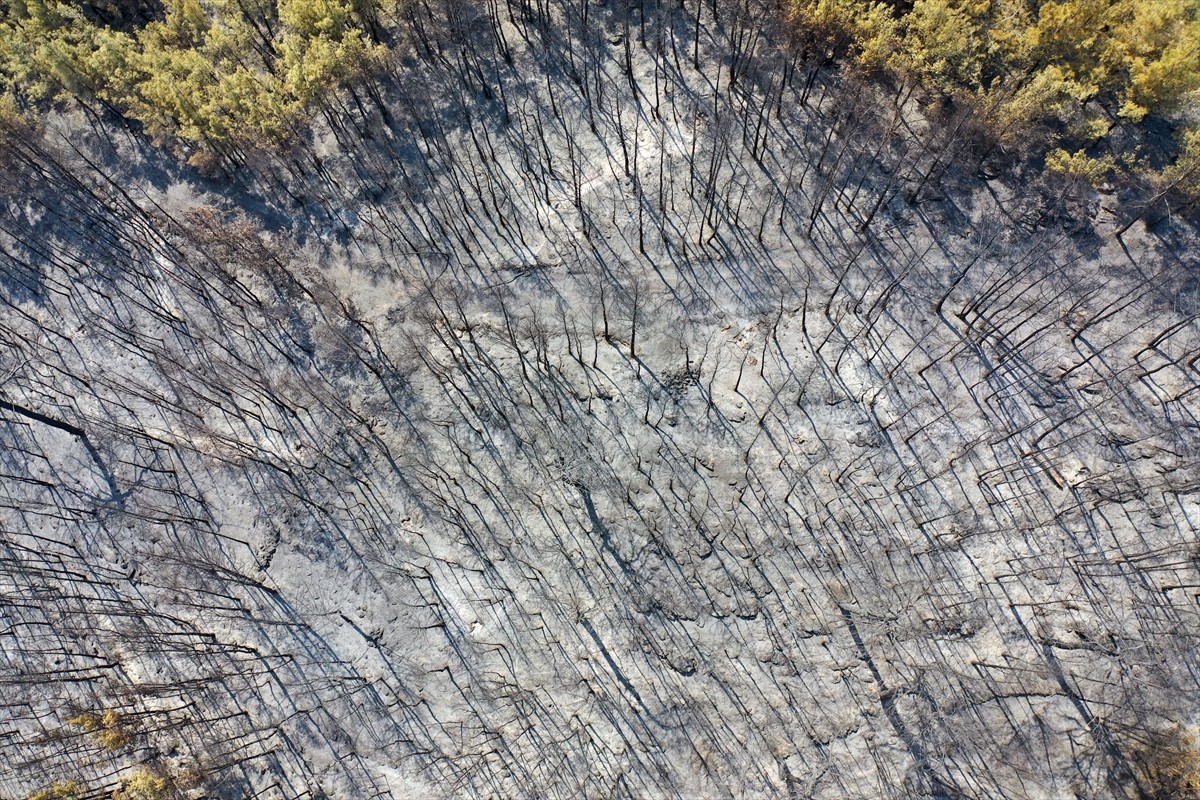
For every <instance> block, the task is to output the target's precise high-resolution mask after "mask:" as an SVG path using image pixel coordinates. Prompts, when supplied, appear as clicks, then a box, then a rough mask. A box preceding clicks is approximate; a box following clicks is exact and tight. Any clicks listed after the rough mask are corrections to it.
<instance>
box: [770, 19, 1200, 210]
mask: <svg viewBox="0 0 1200 800" xmlns="http://www.w3.org/2000/svg"><path fill="white" fill-rule="evenodd" d="M1198 9H1200V6H1198V5H1197V4H1196V3H1195V2H1194V0H1063V1H1062V2H1058V1H1057V0H915V2H912V3H911V4H909V3H890V2H876V0H792V4H791V14H790V19H791V22H792V27H793V30H794V32H795V34H796V37H797V40H798V42H799V43H800V46H801V47H804V48H805V49H806V50H807V51H808V52H810V53H813V54H815V55H818V56H820V57H821V58H824V59H826V60H831V59H842V60H846V61H849V62H851V63H853V64H855V65H856V66H858V67H861V68H863V69H866V70H869V71H884V72H887V73H890V74H891V75H893V76H894V77H896V78H898V79H899V80H901V81H902V82H903V83H905V84H907V85H909V86H918V87H920V88H921V89H923V90H924V91H925V92H926V93H928V94H929V95H930V96H931V97H932V98H934V99H936V100H940V101H944V102H949V103H959V104H966V105H969V106H970V107H971V108H972V109H973V110H974V111H975V113H976V114H977V115H978V117H979V121H980V122H981V123H982V124H983V126H984V127H986V128H987V130H988V131H989V134H990V135H991V136H993V137H994V138H995V139H996V140H998V141H1014V140H1018V139H1025V140H1029V139H1030V138H1031V137H1032V141H1034V142H1037V143H1039V144H1045V145H1047V146H1048V147H1049V148H1051V149H1050V150H1049V154H1048V158H1047V163H1048V164H1049V166H1051V167H1052V168H1056V169H1058V170H1059V171H1063V172H1067V173H1072V174H1075V175H1079V176H1081V177H1086V178H1089V179H1092V180H1094V181H1099V180H1103V179H1104V178H1106V177H1108V176H1110V175H1112V174H1113V173H1118V174H1127V175H1128V174H1131V173H1132V174H1140V175H1142V176H1144V177H1147V178H1150V179H1151V180H1152V181H1154V182H1155V183H1157V184H1159V186H1160V187H1161V188H1168V187H1178V188H1182V189H1186V190H1189V191H1190V192H1191V193H1195V192H1196V191H1197V190H1198V189H1200V176H1198V175H1197V170H1198V168H1200V131H1198V130H1197V129H1196V128H1195V127H1194V126H1192V125H1188V124H1184V121H1185V119H1186V118H1187V114H1186V112H1187V110H1188V109H1194V102H1195V99H1196V92H1197V89H1198V88H1200V21H1198V20H1197V14H1198ZM1151 117H1156V118H1158V119H1160V120H1167V121H1168V124H1169V125H1171V126H1172V127H1176V128H1177V136H1176V138H1175V141H1174V142H1173V143H1170V144H1167V145H1166V146H1165V147H1164V143H1162V142H1154V141H1152V140H1150V138H1149V137H1148V136H1147V132H1148V128H1147V126H1145V125H1144V123H1145V122H1146V121H1147V120H1148V119H1149V118H1151Z"/></svg>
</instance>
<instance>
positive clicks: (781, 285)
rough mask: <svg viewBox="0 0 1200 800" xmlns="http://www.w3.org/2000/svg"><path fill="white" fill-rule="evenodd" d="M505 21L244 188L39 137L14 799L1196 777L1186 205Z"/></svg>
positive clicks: (9, 349) (410, 73) (19, 276)
mask: <svg viewBox="0 0 1200 800" xmlns="http://www.w3.org/2000/svg"><path fill="white" fill-rule="evenodd" d="M485 5H486V4H479V7H478V8H476V7H472V8H470V9H463V8H457V7H455V6H454V5H453V4H452V3H451V4H448V5H436V4H435V7H432V8H430V9H428V15H429V20H427V22H428V27H429V28H430V30H427V31H426V32H425V34H426V35H428V36H429V37H433V38H435V39H438V40H439V41H441V42H442V47H441V50H442V52H441V53H440V54H436V53H435V52H433V51H426V50H425V49H424V46H423V45H422V44H421V34H420V32H419V31H417V30H416V28H414V30H413V31H410V32H409V33H408V34H407V36H408V39H406V40H405V41H406V42H407V44H404V43H402V44H401V45H398V46H397V48H398V52H400V53H402V54H403V56H404V57H403V58H400V57H399V56H398V58H397V63H396V64H395V65H394V67H395V75H394V76H393V77H391V78H388V79H387V80H384V79H380V81H379V82H378V83H377V85H375V86H374V87H372V92H371V93H370V96H369V93H367V92H366V91H363V92H361V95H362V96H361V97H357V98H355V97H350V96H348V95H347V96H346V97H342V98H340V99H339V100H338V101H337V102H338V103H339V104H340V105H338V106H337V107H335V108H331V109H330V111H329V114H328V115H325V114H318V115H315V117H314V125H315V126H316V131H317V132H316V134H315V135H314V136H313V138H312V139H311V140H297V141H296V142H295V143H294V144H293V145H292V146H291V148H290V149H289V152H288V154H286V155H276V156H267V155H262V154H259V155H254V156H247V158H246V162H245V163H244V164H243V165H241V166H240V167H239V168H238V169H231V170H230V172H229V174H228V175H227V176H226V177H225V178H220V177H217V178H214V177H205V175H203V174H202V173H200V172H198V171H195V170H191V169H186V168H182V167H180V166H178V162H177V161H175V160H173V159H172V158H170V157H168V156H166V155H165V154H164V152H163V151H162V150H160V149H156V148H155V147H154V146H152V145H150V144H149V143H147V142H145V141H143V140H142V139H140V138H139V137H138V136H137V135H136V134H135V133H134V132H131V131H129V130H128V129H126V128H123V127H121V126H120V125H118V124H116V123H115V122H112V121H106V120H103V119H94V118H92V117H88V116H85V115H84V114H83V113H82V112H79V111H70V110H66V111H62V112H60V113H58V114H56V115H52V116H51V117H50V118H48V119H47V123H46V129H45V131H44V132H42V133H39V134H38V135H37V136H36V137H26V138H25V140H24V141H19V142H16V141H10V142H9V144H8V145H6V146H5V147H6V149H5V150H4V152H3V156H2V157H3V158H4V159H5V161H6V163H5V165H4V170H3V173H4V174H3V177H0V182H2V183H3V185H4V195H3V200H2V202H0V210H2V212H3V215H2V219H0V797H6V798H24V797H26V796H28V795H29V794H31V793H33V792H35V791H37V790H40V789H43V788H47V787H49V786H51V785H52V784H53V783H54V782H55V781H66V780H75V781H77V782H78V784H79V786H80V787H81V788H83V787H86V790H87V791H88V792H90V793H91V794H89V795H87V796H89V797H96V798H99V797H104V796H107V793H109V792H111V791H112V790H114V789H117V788H119V787H120V786H122V784H123V783H126V782H128V781H129V780H130V778H131V776H132V775H134V774H135V772H136V770H137V769H138V768H145V769H148V770H150V771H152V772H154V773H155V774H157V775H161V776H163V777H166V778H168V779H169V785H168V787H167V788H166V789H165V790H164V792H163V795H162V796H163V797H168V796H170V797H176V796H177V797H188V798H202V797H203V798H228V799H229V800H240V798H251V797H252V798H264V799H265V798H285V799H286V800H293V799H295V800H301V799H310V800H315V798H335V799H340V798H396V799H397V800H398V799H399V798H620V797H635V798H684V799H685V800H686V799H690V798H732V797H737V798H769V797H778V798H829V799H833V798H877V797H878V798H882V797H894V798H912V797H942V798H959V797H963V798H1048V799H1049V798H1109V797H1121V798H1139V797H1141V798H1156V797H1191V796H1192V795H1189V794H1183V793H1176V794H1170V792H1172V791H1177V792H1183V791H1184V790H1183V789H1179V788H1178V787H1174V788H1173V787H1172V786H1170V782H1171V775H1172V774H1175V773H1177V772H1178V771H1179V769H1183V767H1179V766H1178V765H1179V764H1180V763H1184V765H1185V766H1186V762H1187V760H1188V759H1194V758H1196V755H1195V751H1194V749H1191V748H1190V746H1189V744H1188V739H1187V737H1188V735H1189V732H1190V731H1191V730H1192V726H1193V725H1194V724H1195V723H1196V722H1200V717H1198V716H1197V715H1198V712H1200V695H1198V693H1197V686H1198V682H1197V668H1198V664H1197V652H1198V650H1197V636H1198V634H1200V617H1198V614H1197V612H1198V608H1197V597H1198V596H1200V572H1198V564H1200V562H1198V560H1197V559H1198V557H1200V548H1198V546H1197V536H1196V531H1197V526H1198V525H1200V419H1198V416H1197V415H1198V412H1200V395H1198V394H1197V388H1198V386H1200V383H1198V380H1197V378H1198V377H1200V376H1198V372H1197V363H1198V359H1200V356H1198V353H1200V327H1198V325H1197V321H1196V315H1197V312H1200V277H1198V276H1200V272H1198V271H1197V270H1198V269H1200V267H1198V265H1197V263H1196V262H1197V252H1198V251H1197V248H1196V245H1195V238H1194V232H1193V230H1192V228H1191V227H1190V226H1189V225H1188V223H1187V222H1186V221H1185V220H1181V219H1179V218H1178V217H1175V216H1172V217H1171V218H1169V219H1161V216H1162V209H1160V208H1155V209H1152V210H1151V211H1150V212H1148V213H1147V216H1146V218H1145V219H1144V220H1142V221H1138V222H1136V223H1135V224H1133V225H1132V227H1129V228H1128V230H1126V231H1124V232H1123V235H1121V236H1120V237H1118V236H1117V235H1116V232H1117V230H1118V229H1119V228H1120V227H1122V226H1123V225H1124V221H1126V220H1127V219H1128V218H1129V216H1130V215H1131V214H1134V213H1137V211H1138V209H1130V208H1128V206H1127V204H1123V203H1122V201H1120V200H1119V199H1118V198H1116V197H1110V196H1107V195H1106V196H1104V197H1099V196H1094V195H1092V193H1091V190H1090V189H1086V188H1084V187H1079V186H1074V185H1070V184H1064V183H1063V182H1061V181H1058V182H1056V181H1054V180H1051V179H1048V178H1042V177H1039V176H1038V175H1036V171H1031V172H1030V173H1029V174H1019V173H1020V171H1019V170H1018V169H1017V168H1016V167H1011V168H1008V167H1004V168H1003V169H996V168H995V166H996V164H997V163H999V164H1000V165H1001V166H1002V167H1003V166H1004V164H1005V163H1006V159H1008V160H1011V159H1012V158H1013V157H1012V156H1011V154H1008V152H1007V151H1005V150H1003V149H1001V150H999V151H994V152H992V153H990V154H988V155H987V157H986V159H985V158H983V156H982V155H981V154H980V153H979V151H978V145H977V144H976V140H975V139H973V138H972V136H971V134H970V132H969V131H968V130H966V126H964V125H962V124H958V125H956V123H955V119H954V118H953V117H952V116H951V118H950V119H949V120H946V119H945V118H938V120H937V121H936V122H930V121H929V120H930V119H931V117H930V116H929V115H928V114H926V113H924V112H923V111H922V109H921V107H920V106H919V104H918V103H917V102H916V100H914V99H913V98H903V97H900V98H898V97H896V96H895V94H894V92H892V91H887V90H884V89H882V88H878V87H876V88H871V87H870V86H869V85H860V84H855V83H853V82H851V81H849V80H848V79H846V78H845V77H844V76H839V75H838V74H837V73H835V72H830V71H818V72H810V71H809V70H808V68H807V67H805V66H804V65H803V64H797V63H795V62H790V65H789V61H788V59H787V58H786V57H785V56H784V55H782V54H781V53H780V52H779V51H778V50H777V49H775V46H774V45H773V44H772V42H771V36H770V35H769V34H771V31H770V30H769V29H768V30H767V34H768V35H766V36H763V35H758V34H756V33H755V31H756V30H759V28H758V27H756V24H748V23H747V22H746V20H740V19H739V18H738V17H737V14H736V13H734V12H733V11H732V10H731V11H730V12H728V13H727V14H725V15H723V16H721V17H720V18H719V19H718V20H713V18H712V15H711V10H710V9H709V8H708V7H707V6H706V7H705V8H704V10H703V13H702V16H701V24H700V25H699V27H698V28H697V27H694V26H695V25H696V21H695V9H694V8H693V7H692V6H691V5H688V7H687V8H683V9H681V8H678V7H676V6H670V7H662V8H657V7H651V5H650V4H646V5H645V6H644V7H643V9H644V10H643V9H636V8H635V9H632V10H629V9H626V8H625V7H624V6H621V7H611V6H607V5H598V4H593V5H592V6H591V8H590V9H589V10H588V12H587V13H588V15H589V16H588V18H587V20H586V21H584V19H583V14H584V7H583V6H580V5H578V4H576V3H573V2H570V0H566V2H563V3H559V4H555V5H553V6H549V7H533V6H521V5H517V6H514V7H512V13H511V14H510V11H509V10H508V9H507V8H505V7H504V6H498V7H496V8H494V9H492V12H493V13H494V14H495V15H496V16H495V17H494V18H493V17H491V16H489V11H488V10H487V9H486V8H484V6H485ZM643 14H644V15H645V18H644V19H643V16H642V15H643ZM492 19H494V20H498V23H497V25H496V26H493V25H492V24H491V22H490V21H489V20H492ZM697 30H698V31H699V35H700V42H699V46H698V47H696V46H695V45H696V43H695V40H694V39H693V37H694V36H695V34H696V32H697ZM497 31H498V32H497ZM409 39H411V41H409ZM506 53H507V55H508V58H506V57H505V55H506ZM510 62H511V63H510ZM377 100H379V101H382V107H384V108H386V109H387V112H386V113H384V112H382V111H379V107H380V103H378V102H376V101H377ZM357 101H361V103H362V105H361V106H360V105H359V104H358V102H357ZM959 122H960V123H961V120H960V121H959ZM1014 163H1015V162H1014ZM981 169H982V170H984V171H985V172H986V174H987V177H984V176H983V175H981V174H980V170H981ZM998 173H1002V174H998ZM1122 215H1124V216H1122ZM1147 222H1151V223H1154V224H1151V225H1149V226H1148V225H1147ZM105 711H114V712H116V716H115V717H111V718H110V722H109V723H103V724H98V725H97V726H94V727H95V729H94V730H91V731H89V730H88V729H87V728H88V726H87V725H84V724H82V723H80V721H79V715H80V714H82V713H91V714H94V715H97V716H99V715H102V714H103V712H105ZM72 719H74V720H76V721H75V722H74V723H72V722H71V721H70V720H72ZM105 730H108V731H109V732H110V733H113V732H115V733H118V734H119V736H117V737H116V739H117V741H114V740H113V738H111V737H110V738H109V739H107V740H106V739H104V737H103V736H101V735H100V734H102V733H103V732H104V731H105ZM106 741H107V742H108V743H109V744H110V745H116V746H105V742H106Z"/></svg>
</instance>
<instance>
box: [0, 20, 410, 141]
mask: <svg viewBox="0 0 1200 800" xmlns="http://www.w3.org/2000/svg"><path fill="white" fill-rule="evenodd" d="M385 10H387V9H386V8H385V6H384V3H380V2H375V0H362V1H361V2H350V1H349V0H278V2H272V0H167V2H166V4H165V6H163V7H158V6H157V5H153V4H150V3H145V2H140V0H132V2H127V3H123V2H119V0H112V1H111V2H108V3H106V4H101V5H100V6H94V5H83V4H80V3H75V2H63V1H62V0H16V2H14V3H13V4H11V5H10V6H8V7H7V10H6V11H3V12H0V81H2V82H3V84H4V88H5V90H6V93H7V95H8V103H7V104H8V106H9V108H10V110H11V109H12V107H13V106H17V107H24V108H29V107H31V106H32V105H34V104H36V103H37V102H39V101H44V100H47V99H66V98H70V97H76V98H79V99H82V100H85V101H92V102H98V103H100V104H103V105H105V106H108V107H110V108H112V109H115V110H116V111H118V112H119V113H121V114H123V115H125V116H127V117H131V118H133V119H135V120H138V121H140V122H141V123H142V124H143V125H144V126H145V128H146V130H147V131H148V132H149V133H151V134H152V135H154V136H155V137H158V138H163V137H167V136H173V137H177V138H178V139H180V140H183V141H185V142H188V143H190V144H191V145H194V146H197V147H198V148H199V149H198V150H197V151H196V154H197V155H200V156H207V155H211V154H213V153H220V152H221V151H222V149H223V148H224V147H226V146H228V145H230V144H231V143H238V144H241V143H245V140H257V141H259V142H262V143H266V142H270V141H279V140H281V139H285V138H286V137H287V135H288V132H289V129H290V128H291V127H292V125H293V123H294V122H295V120H296V118H297V116H298V115H299V114H300V113H301V112H302V111H304V110H305V109H306V108H307V107H308V106H309V105H310V104H311V103H312V102H313V101H314V100H315V99H316V98H318V97H319V96H320V95H322V94H323V93H326V92H327V91H329V90H330V89H331V88H332V87H334V86H338V85H342V84H345V83H347V82H348V81H350V80H351V79H352V78H353V77H354V76H355V75H356V74H358V73H360V72H361V71H362V70H364V69H366V68H368V67H370V65H371V64H372V62H373V61H374V60H375V59H378V58H379V57H380V56H381V55H382V53H383V52H384V48H383V46H382V45H380V44H379V43H378V39H379V36H380V33H381V29H380V25H379V22H378V16H377V15H378V14H380V13H382V12H383V11H385ZM139 21H142V24H136V23H138V22H139Z"/></svg>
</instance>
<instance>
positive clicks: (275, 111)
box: [0, 0, 1200, 194]
mask: <svg viewBox="0 0 1200 800" xmlns="http://www.w3.org/2000/svg"><path fill="white" fill-rule="evenodd" d="M783 10H784V13H785V15H786V17H787V20H788V22H789V23H790V25H789V28H790V32H791V35H792V44H793V46H795V47H796V48H798V50H799V51H800V54H801V55H802V56H803V57H804V58H805V59H806V60H808V62H809V63H810V64H827V63H830V62H840V63H843V64H847V65H852V66H854V67H857V68H860V69H862V70H865V71H866V72H868V73H875V74H878V73H886V74H889V75H890V76H892V78H893V79H896V80H898V81H899V82H900V83H901V84H902V85H903V86H905V87H907V88H910V89H919V90H920V91H921V92H922V93H923V95H924V96H926V97H927V98H929V99H932V100H934V101H935V102H936V103H943V104H958V105H967V106H968V107H970V108H971V109H972V110H973V112H974V113H975V114H976V116H977V119H978V121H979V123H980V125H979V128H980V129H982V130H986V131H987V135H988V136H989V137H990V138H992V139H993V140H994V141H995V142H997V143H1004V142H1013V141H1026V142H1033V143H1035V144H1036V145H1037V146H1038V148H1039V150H1040V151H1043V152H1046V154H1047V158H1046V161H1047V164H1048V165H1049V166H1050V167H1051V168H1054V169H1057V170H1059V171H1061V172H1066V173H1068V174H1072V175H1075V176H1077V177H1082V178H1085V179H1088V180H1091V181H1092V182H1096V183H1099V182H1102V181H1104V180H1107V179H1110V178H1111V177H1113V176H1114V175H1124V176H1139V177H1142V178H1144V179H1148V180H1149V182H1150V183H1151V186H1152V188H1153V189H1155V190H1157V191H1160V192H1165V191H1168V190H1170V189H1180V190H1183V191H1185V192H1186V193H1189V194H1196V193H1198V192H1200V128H1197V127H1196V125H1195V124H1194V122H1188V114H1187V112H1188V110H1189V109H1194V107H1195V106H1194V100H1195V97H1196V92H1197V89H1198V88H1200V20H1198V6H1197V4H1196V2H1195V0H1062V2H1059V1H1058V0H915V2H911V3H909V2H906V1H904V0H901V1H900V2H893V1H892V0H883V1H882V2H881V1H880V0H786V3H785V6H784V9H783ZM398 11H399V9H398V8H397V5H396V3H395V0H166V2H165V4H160V3H159V2H158V1H157V0H98V2H91V3H84V2H81V1H80V0H15V2H13V3H11V4H8V5H6V8H5V10H3V11H0V84H2V86H3V90H4V94H5V105H6V106H7V107H8V108H10V110H11V109H12V108H13V107H14V106H15V107H19V108H25V109H28V108H31V107H34V106H36V105H37V104H38V103H39V102H45V101H48V100H54V99H60V100H61V99H66V98H79V99H83V100H85V101H89V102H96V103H100V104H103V105H105V106H107V107H109V108H111V109H114V110H116V111H117V112H119V113H120V114H122V115H124V116H126V117H128V118H132V119H135V120H138V121H140V122H141V123H142V124H143V125H144V126H145V129H146V130H147V131H148V132H149V133H150V134H151V135H153V136H155V137H156V138H159V139H160V140H161V139H164V138H167V137H174V138H175V139H176V140H177V141H180V142H181V143H184V144H185V146H186V148H187V149H188V150H189V151H190V152H191V153H192V154H193V157H194V158H198V159H203V158H208V157H210V156H212V155H213V154H220V153H221V152H222V150H223V149H225V148H229V147H240V146H245V145H247V144H258V145H264V144H266V145H272V144H278V143H280V142H282V141H286V139H287V138H288V136H289V134H290V132H291V131H292V130H293V129H294V127H295V125H296V123H297V121H298V120H299V119H300V117H301V115H302V114H303V113H304V112H305V111H306V110H307V109H309V108H310V107H311V106H312V104H313V103H314V102H316V101H318V100H319V99H320V98H322V97H323V96H324V95H326V94H327V93H328V92H329V91H330V90H332V89H334V88H335V87H339V86H345V85H347V84H350V83H352V82H353V81H354V80H355V79H356V78H358V77H361V76H362V75H364V74H367V73H370V72H371V71H373V70H378V69H380V68H381V67H382V65H383V61H384V57H385V55H386V53H387V52H388V47H387V43H388V42H389V41H390V40H391V38H392V37H391V36H390V35H389V31H390V30H392V31H394V29H395V22H396V15H397V13H398ZM1151 118H1152V119H1158V120H1165V121H1167V123H1168V127H1169V128H1171V129H1172V130H1173V131H1174V133H1175V135H1174V137H1163V136H1158V137H1157V138H1155V137H1151V136H1148V135H1147V134H1148V132H1149V131H1151V130H1156V129H1157V128H1156V127H1155V126H1148V125H1146V124H1145V123H1146V121H1147V120H1148V119H1151ZM1158 127H1161V126H1158Z"/></svg>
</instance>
